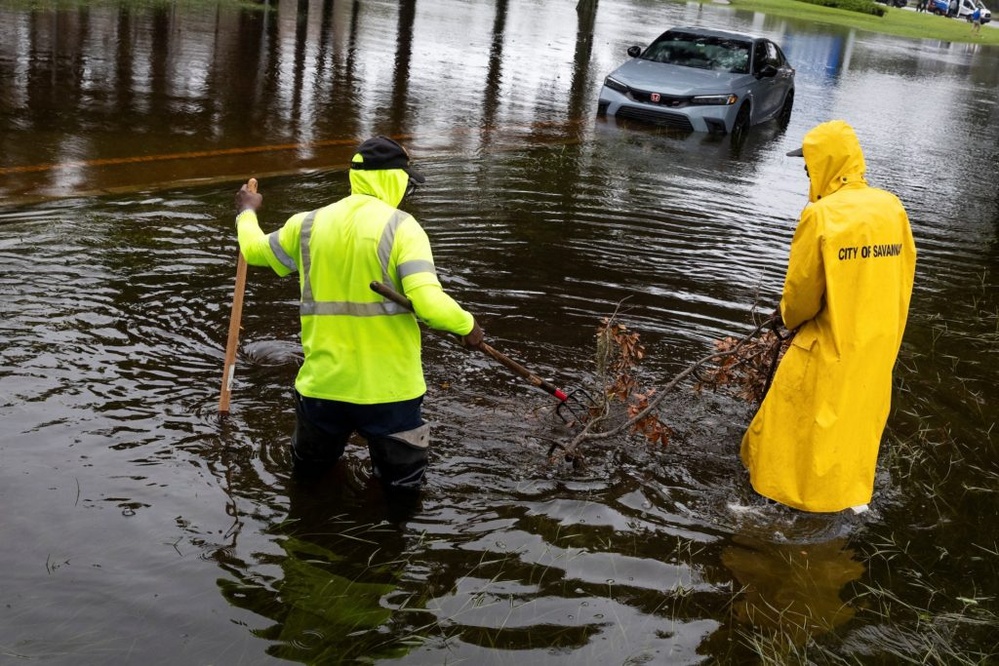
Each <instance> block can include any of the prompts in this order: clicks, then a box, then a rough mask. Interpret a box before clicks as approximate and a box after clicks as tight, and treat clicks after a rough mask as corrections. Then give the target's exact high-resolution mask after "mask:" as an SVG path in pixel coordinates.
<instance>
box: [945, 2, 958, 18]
mask: <svg viewBox="0 0 999 666" xmlns="http://www.w3.org/2000/svg"><path fill="white" fill-rule="evenodd" d="M957 2H958V0H950V7H949V8H948V9H947V16H950V17H951V18H953V17H955V16H957Z"/></svg>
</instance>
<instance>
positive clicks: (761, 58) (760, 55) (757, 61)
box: [753, 41, 767, 74]
mask: <svg viewBox="0 0 999 666" xmlns="http://www.w3.org/2000/svg"><path fill="white" fill-rule="evenodd" d="M754 46H755V48H754V49H753V73H754V74H756V73H757V72H759V71H760V70H761V69H763V66H764V65H766V64H767V47H766V44H764V43H763V42H762V41H758V42H756V44H755V45H754Z"/></svg>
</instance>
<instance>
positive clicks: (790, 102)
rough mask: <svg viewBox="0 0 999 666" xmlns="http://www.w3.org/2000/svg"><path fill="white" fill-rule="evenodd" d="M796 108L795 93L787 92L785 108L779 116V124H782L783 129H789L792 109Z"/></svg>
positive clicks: (783, 107)
mask: <svg viewBox="0 0 999 666" xmlns="http://www.w3.org/2000/svg"><path fill="white" fill-rule="evenodd" d="M793 108H794V91H793V90H789V91H787V97H785V98H784V106H782V107H781V108H780V115H779V116H777V122H779V123H780V128H781V129H787V124H788V123H789V122H791V109H793Z"/></svg>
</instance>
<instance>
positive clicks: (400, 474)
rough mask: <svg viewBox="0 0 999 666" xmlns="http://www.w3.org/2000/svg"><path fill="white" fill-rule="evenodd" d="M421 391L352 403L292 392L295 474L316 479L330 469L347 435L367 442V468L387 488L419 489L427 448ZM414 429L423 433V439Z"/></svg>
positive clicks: (292, 446) (344, 446) (423, 472)
mask: <svg viewBox="0 0 999 666" xmlns="http://www.w3.org/2000/svg"><path fill="white" fill-rule="evenodd" d="M422 404H423V396H420V397H419V398H414V399H413V400H404V401H402V402H390V403H382V404H377V405H355V404H353V403H349V402H340V401H337V400H323V399H321V398H308V397H305V396H303V395H301V394H299V393H298V392H297V391H296V392H295V415H296V417H297V419H296V424H295V434H294V435H293V436H292V440H291V450H292V459H293V464H294V474H295V476H296V477H297V478H299V479H301V480H303V481H314V480H316V479H318V478H319V477H321V476H323V475H324V474H325V473H326V472H327V471H329V469H330V468H332V467H333V466H334V465H335V464H336V463H337V461H338V460H340V457H341V456H342V455H343V452H344V449H346V448H347V441H348V440H349V439H350V436H351V435H352V434H353V433H355V432H357V433H359V434H360V435H361V436H362V437H363V438H364V439H365V440H366V441H367V443H368V453H369V454H370V456H371V470H372V473H373V474H374V476H375V477H377V478H378V479H379V480H380V481H381V482H382V483H383V484H384V485H386V486H388V487H390V488H406V489H414V490H415V489H418V488H419V487H420V485H421V484H422V482H423V476H424V474H425V473H426V469H427V458H428V452H429V447H428V446H427V438H426V436H425V432H424V430H425V429H423V430H421V428H422V427H423V426H424V423H423V418H422V417H421V415H420V407H421V405H422ZM414 433H422V434H423V435H424V436H423V438H422V443H421V442H420V441H419V440H418V439H417V438H415V437H414V436H413V435H414Z"/></svg>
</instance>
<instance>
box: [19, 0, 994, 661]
mask: <svg viewBox="0 0 999 666" xmlns="http://www.w3.org/2000/svg"><path fill="white" fill-rule="evenodd" d="M591 18H592V20H591ZM591 18H588V17H587V15H586V14H583V15H577V13H576V11H575V8H574V3H572V2H561V3H554V2H546V3H540V2H529V1H526V0H496V1H495V2H486V1H485V0H469V1H468V2H464V3H454V2H447V1H446V0H436V1H432V0H423V1H422V2H415V1H410V2H389V1H387V0H386V1H382V2H379V1H367V0H366V1H364V2H333V1H332V0H328V1H327V2H325V3H320V2H305V1H303V2H300V3H297V4H296V3H293V2H281V3H278V4H277V5H274V6H272V9H271V10H270V11H258V10H250V9H237V8H233V7H230V6H219V7H216V6H214V5H211V6H206V7H194V6H186V5H183V4H178V5H164V6H163V7H161V8H133V9H131V10H126V9H118V8H109V7H94V8H92V9H89V10H88V9H72V10H64V11H60V12H50V11H37V12H30V11H26V10H15V9H0V83H2V85H0V109H2V114H0V123H2V125H0V128H2V132H0V148H2V150H0V196H2V197H3V205H2V206H0V266H2V268H0V294H2V301H0V361H2V365H0V417H2V424H3V425H2V427H0V502H2V505H3V519H2V521H0V570H2V571H3V572H4V575H3V584H2V590H3V592H2V595H0V597H2V601H3V603H2V605H0V655H2V656H3V657H5V658H6V659H7V660H11V659H21V660H34V661H36V662H43V663H67V664H69V663H72V664H81V663H87V664H91V663H93V664H97V663H101V664H104V663H136V662H142V663H145V664H175V663H225V664H259V663H268V662H271V661H278V660H296V661H303V662H310V663H332V662H335V661H337V660H340V661H352V660H367V661H379V662H387V661H400V662H402V663H412V664H442V663H457V662H461V661H462V660H465V661H467V663H475V664H500V663H521V664H528V663H545V664H560V663H574V664H578V663H587V664H590V663H601V664H625V663H629V664H635V663H657V664H658V663H712V662H715V663H718V662H720V663H736V662H738V663H752V662H753V661H757V660H759V659H760V658H761V655H762V656H766V657H770V658H772V659H774V660H775V662H776V663H796V662H802V661H804V660H805V655H806V654H807V657H808V658H809V659H811V660H812V661H813V662H816V663H844V662H850V663H885V664H894V663H905V662H914V661H919V662H924V661H925V662H929V663H948V664H949V663H988V662H989V661H991V660H994V659H999V643H997V641H999V639H997V638H996V636H997V632H996V621H997V614H999V602H997V600H996V585H997V583H996V581H997V579H999V578H997V573H999V572H997V568H999V564H997V563H999V536H997V535H999V529H997V525H999V518H997V515H999V497H997V494H999V464H997V463H996V460H997V459H999V455H997V454H999V446H997V438H996V427H995V426H996V411H997V410H996V405H997V404H999V389H997V386H999V370H997V369H999V289H997V286H996V271H997V269H999V205H997V190H996V186H995V183H996V182H997V181H999V178H997V177H999V173H997V172H999V166H997V165H999V160H997V153H999V129H997V128H999V122H997V121H999V118H997V115H999V111H997V110H996V109H997V108H999V106H997V104H996V102H997V99H996V98H997V96H999V92H997V91H999V58H997V56H996V54H994V53H992V52H988V51H984V50H979V49H977V48H976V47H973V46H966V45H949V44H940V43H931V42H926V43H915V42H910V41H900V40H894V39H888V38H884V37H879V36H874V35H868V34H852V33H846V32H838V31H835V30H831V29H825V28H821V27H819V26H814V25H799V24H795V23H793V22H787V21H782V20H776V19H769V18H766V17H764V16H761V15H754V14H750V13H740V12H735V11H733V10H731V9H730V8H727V7H723V6H712V5H703V6H702V5H696V4H692V5H673V4H666V5H664V4H662V3H649V2H641V1H640V0H630V1H627V2H613V3H612V2H609V1H608V0H604V2H603V3H600V5H599V6H598V8H597V10H596V14H595V17H591ZM685 23H692V24H698V25H712V26H718V27H727V28H733V29H747V30H752V31H755V32H759V33H762V34H766V35H767V36H770V37H773V38H775V39H777V40H778V41H779V42H781V43H782V44H783V45H784V46H785V49H786V51H787V52H788V55H789V57H790V58H791V60H792V62H793V64H794V65H795V66H796V67H797V70H798V78H797V81H798V92H797V97H796V107H795V112H794V115H793V117H792V120H791V124H790V126H789V127H788V129H787V131H786V133H781V132H779V131H778V129H777V128H776V127H773V126H763V127H760V128H756V131H754V132H753V133H752V135H751V136H750V137H749V140H748V141H747V143H746V144H745V145H744V146H741V147H739V146H733V145H731V143H730V142H729V141H728V139H724V138H722V139H708V138H705V137H701V136H698V135H692V136H688V137H676V136H667V135H663V134H661V133H659V132H657V131H655V130H651V129H648V128H642V127H618V126H616V125H615V124H614V123H613V122H608V121H602V120H597V119H595V118H594V112H595V108H596V97H597V90H598V87H599V84H600V82H601V80H602V78H603V76H604V75H605V74H606V73H607V72H608V71H610V69H611V68H613V67H614V66H615V65H616V64H618V63H619V62H620V61H621V60H622V59H623V58H624V51H625V48H626V47H627V46H628V45H631V44H633V43H645V42H647V41H648V40H649V39H651V38H652V37H653V36H655V35H656V34H658V32H660V31H661V30H662V29H664V28H665V27H668V26H671V25H676V24H685ZM834 117H843V118H846V119H847V120H849V121H850V122H851V123H853V124H854V125H855V127H856V128H857V131H858V133H859V135H860V137H861V140H862V142H863V144H864V145H865V148H866V150H867V157H868V167H869V176H870V180H871V181H872V182H873V183H875V184H877V185H881V186H884V187H886V188H888V189H890V190H892V191H894V192H896V193H897V194H898V195H899V196H900V197H901V198H902V200H903V201H904V202H905V204H906V206H907V208H908V210H909V212H910V216H911V218H912V223H913V228H914V232H915V234H916V237H917V244H918V246H919V250H920V260H919V266H918V275H917V285H916V292H915V295H914V299H913V310H912V315H911V323H910V326H909V328H908V330H907V332H906V338H905V342H904V344H903V351H902V357H901V362H900V366H899V368H898V372H897V377H898V385H899V391H898V392H897V396H896V400H895V407H896V408H895V410H894V413H893V414H892V417H891V420H890V423H889V429H888V432H887V434H886V445H885V447H884V449H883V451H884V455H883V460H882V461H881V466H880V473H879V476H878V480H877V491H876V494H875V498H874V501H873V504H872V511H871V512H869V513H867V514H864V515H863V516H860V517H844V516H834V517H829V516H809V515H803V514H798V513H795V512H792V511H789V510H784V509H781V508H775V507H768V506H765V505H763V504H762V503H761V502H759V501H757V499H756V498H755V497H754V494H753V493H752V491H751V489H750V488H749V487H748V484H747V482H746V478H745V475H744V473H743V471H742V468H741V465H740V463H739V462H738V460H737V449H738V442H739V438H740V436H741V433H742V429H743V428H744V427H745V426H746V424H747V423H748V419H749V416H750V411H751V410H750V408H749V407H748V406H746V405H744V404H741V403H737V402H735V401H734V400H730V399H727V398H724V397H721V396H711V395H701V396H696V395H694V394H693V392H691V391H689V390H688V389H687V388H684V389H683V390H682V391H679V392H677V394H676V395H675V396H674V397H672V398H671V400H670V401H669V404H668V406H667V411H666V417H667V419H668V420H669V422H670V425H671V426H672V427H673V428H674V429H675V431H676V434H675V436H674V439H673V441H672V443H671V444H670V446H669V447H668V448H667V449H665V450H649V449H647V448H646V447H645V446H644V445H643V444H641V443H639V442H636V441H633V440H622V441H610V442H604V443H602V444H599V445H598V444H594V445H592V446H591V448H590V449H589V450H588V456H589V462H590V465H589V468H588V469H587V470H585V471H579V470H573V469H572V468H570V467H564V468H563V467H551V466H549V465H547V464H546V457H545V454H546V452H547V447H548V443H549V442H550V441H551V439H552V438H554V437H559V436H560V433H559V431H558V430H557V428H556V427H555V426H554V425H553V424H552V422H551V420H550V419H548V418H546V417H545V407H547V406H549V405H550V403H549V402H548V400H547V396H546V395H545V394H544V393H542V392H540V391H537V390H536V389H532V388H531V387H529V386H527V385H525V383H524V382H522V381H520V380H518V379H517V378H515V377H512V376H511V375H509V374H508V373H506V372H505V371H504V370H503V369H502V368H498V367H497V366H495V365H494V364H492V363H491V362H490V361H489V360H488V359H486V358H485V357H484V356H476V355H472V354H468V353H465V352H464V351H463V350H461V349H458V348H456V347H455V346H454V345H452V344H451V343H449V342H448V341H447V340H445V339H442V338H439V337H436V336H431V335H428V336H426V338H425V340H426V343H425V344H426V359H427V372H428V378H429V380H430V381H429V383H430V386H431V388H430V392H429V395H428V398H427V416H428V417H429V418H431V419H433V420H434V422H435V424H436V425H435V430H434V434H435V446H436V453H435V457H434V460H433V466H432V469H431V473H430V477H429V482H428V487H427V489H426V491H425V493H424V495H423V500H422V504H421V506H420V507H419V510H418V511H417V512H416V514H415V515H414V516H413V517H412V518H411V519H410V520H408V521H406V522H405V523H403V524H402V525H393V524H392V523H390V522H385V520H384V519H385V518H386V516H387V515H388V512H389V511H390V509H391V507H385V506H384V505H383V502H382V501H381V498H380V496H379V494H378V492H377V490H375V489H373V488H372V487H370V485H369V483H368V479H367V471H366V454H365V453H364V452H363V448H362V447H353V448H351V449H350V450H349V458H348V460H347V464H346V465H345V467H344V469H343V484H342V487H341V488H339V489H330V490H329V493H328V495H327V496H322V497H316V496H308V495H303V494H301V493H300V492H297V491H295V490H294V488H293V487H291V486H290V484H289V483H288V460H287V454H286V451H285V446H286V442H287V438H288V435H289V430H290V428H291V425H292V422H293V414H292V411H291V409H290V407H291V403H290V399H289V392H290V387H291V384H292V379H293V377H294V374H295V371H296V364H297V355H298V345H297V307H296V294H295V284H294V281H292V280H279V279H277V278H276V277H275V276H274V275H272V274H268V273H266V272H264V271H262V270H256V269H251V271H250V277H249V285H248V290H247V296H246V304H245V306H244V322H243V323H244V328H243V333H242V340H243V343H244V347H243V353H242V355H241V357H240V361H239V365H238V368H237V381H236V385H235V387H234V395H233V405H232V414H231V415H230V417H229V418H228V419H227V420H225V421H220V419H219V418H218V416H217V414H216V408H217V398H218V390H219V383H220V379H221V369H222V359H223V352H224V346H225V337H226V331H227V327H228V321H229V307H230V303H231V293H232V285H233V280H234V271H235V256H236V246H235V238H234V232H233V223H232V215H231V202H232V195H233V192H234V191H235V189H236V187H238V183H239V182H240V181H241V180H242V179H245V178H246V177H247V176H249V175H256V176H257V177H258V178H259V179H260V181H261V191H262V192H263V193H264V196H265V202H266V209H265V212H264V214H263V215H262V218H263V224H264V226H265V227H266V228H268V229H271V228H274V227H276V226H277V225H279V224H280V223H281V222H282V221H283V220H284V219H285V217H286V216H287V215H289V214H290V213H292V212H296V211H299V210H306V209H309V208H311V207H315V206H317V205H319V204H321V203H324V202H328V201H331V200H333V199H335V198H338V197H340V196H342V195H344V194H345V193H346V174H345V172H344V170H343V167H344V165H345V164H346V162H347V160H348V159H349V154H350V152H351V150H352V148H353V147H354V146H355V145H356V143H357V142H358V141H359V140H360V139H363V138H365V137H366V136H368V135H370V134H373V133H376V132H378V133H386V134H390V135H392V136H397V137H401V138H402V140H404V141H405V142H406V143H407V145H408V146H409V147H410V148H411V150H412V152H413V154H414V157H415V160H416V161H417V163H418V164H419V165H420V167H421V168H422V169H423V170H424V171H425V172H426V174H427V176H428V181H429V182H428V187H426V188H425V190H424V191H422V192H421V193H420V194H419V195H418V197H417V198H415V199H414V200H413V201H412V204H411V206H410V210H411V211H412V212H413V213H414V214H415V215H416V216H417V217H418V218H419V219H420V220H421V221H423V223H424V226H425V227H426V228H427V230H428V232H429V234H430V236H431V239H432V242H433V244H434V248H435V255H436V258H437V262H438V264H439V267H440V268H441V270H442V278H443V280H444V282H445V283H446V286H447V288H448V289H449V291H450V292H451V293H452V294H454V295H455V296H456V298H458V299H459V300H460V301H461V302H463V303H464V304H466V305H467V306H468V307H469V309H471V310H472V311H473V312H475V313H476V314H477V315H478V317H479V319H480V321H481V322H482V323H483V324H484V326H485V328H486V330H487V333H488V335H489V337H490V339H491V340H492V342H493V343H494V344H495V345H496V346H497V347H498V348H499V349H501V350H503V351H505V352H507V353H509V354H510V355H511V356H514V357H515V358H517V359H518V360H520V361H522V362H524V363H525V364H527V365H528V366H529V367H530V368H531V369H533V370H535V371H536V372H538V373H539V374H541V375H543V376H545V377H548V378H551V379H552V380H553V381H555V382H556V383H557V384H559V385H560V386H566V387H573V386H586V385H587V383H588V382H589V381H592V372H593V362H592V357H593V355H594V351H595V348H594V340H593V332H594V328H595V326H596V325H597V323H598V321H599V320H600V318H601V317H604V316H607V315H609V314H611V313H612V312H613V311H614V310H615V308H616V307H617V306H618V304H619V303H622V302H623V315H622V316H623V318H624V320H625V322H626V323H627V324H628V325H629V326H630V327H632V328H633V329H634V330H637V331H639V332H640V333H641V335H642V340H643V342H644V343H645V345H646V347H647V349H648V354H649V355H648V358H647V359H646V361H645V363H644V364H643V368H644V371H643V376H642V380H643V381H644V382H645V383H646V384H647V385H662V384H664V383H665V382H666V381H667V380H668V379H669V378H670V377H672V376H673V375H674V374H675V373H676V372H677V371H679V370H681V369H683V368H685V367H687V366H688V365H689V364H690V363H691V362H693V361H694V360H695V359H697V358H699V357H700V356H702V355H703V354H704V353H706V351H707V350H708V349H709V348H710V342H711V341H712V340H714V339H716V338H719V337H722V336H725V335H740V334H742V333H745V332H746V331H748V330H749V329H750V325H749V313H750V311H751V310H752V308H753V306H754V303H759V304H760V305H761V307H765V308H770V307H772V306H773V304H774V303H775V301H776V299H777V295H778V294H779V290H780V286H781V282H782V279H783V269H784V262H785V260H786V253H787V247H788V243H789V240H790V236H791V232H792V229H793V225H794V221H795V219H796V218H797V214H798V212H799V211H800V208H801V207H802V205H803V204H804V203H805V198H806V190H807V183H806V179H805V175H804V174H803V173H802V170H801V164H800V162H798V161H795V160H792V159H789V158H786V157H784V153H785V152H786V150H788V149H789V147H791V146H793V145H796V142H797V141H798V140H800V137H801V136H802V135H803V134H804V132H805V131H806V130H807V129H808V128H810V127H811V126H812V125H814V124H816V123H818V122H821V121H824V120H827V119H830V118H834ZM771 663H774V662H771Z"/></svg>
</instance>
